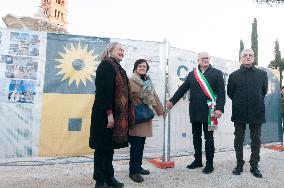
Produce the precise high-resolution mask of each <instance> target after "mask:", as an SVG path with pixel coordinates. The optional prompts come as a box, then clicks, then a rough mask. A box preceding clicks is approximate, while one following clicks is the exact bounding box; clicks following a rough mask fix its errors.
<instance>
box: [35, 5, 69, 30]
mask: <svg viewBox="0 0 284 188" xmlns="http://www.w3.org/2000/svg"><path fill="white" fill-rule="evenodd" d="M67 2H68V0H41V6H40V8H41V9H42V13H43V14H44V16H45V17H46V18H47V19H48V20H49V21H50V22H51V23H54V24H56V25H58V26H59V27H61V28H63V29H64V30H67V29H66V28H67Z"/></svg>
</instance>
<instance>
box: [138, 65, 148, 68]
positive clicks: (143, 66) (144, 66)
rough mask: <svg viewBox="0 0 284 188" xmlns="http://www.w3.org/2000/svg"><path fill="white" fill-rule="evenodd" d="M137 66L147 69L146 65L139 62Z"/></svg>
mask: <svg viewBox="0 0 284 188" xmlns="http://www.w3.org/2000/svg"><path fill="white" fill-rule="evenodd" d="M137 67H138V68H146V69H147V65H141V64H140V65H138V66H137Z"/></svg>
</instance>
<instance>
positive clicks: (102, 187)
mask: <svg viewBox="0 0 284 188" xmlns="http://www.w3.org/2000/svg"><path fill="white" fill-rule="evenodd" d="M95 188H109V186H108V185H107V184H106V182H104V181H96V185H95Z"/></svg>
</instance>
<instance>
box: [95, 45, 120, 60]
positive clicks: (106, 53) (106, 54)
mask: <svg viewBox="0 0 284 188" xmlns="http://www.w3.org/2000/svg"><path fill="white" fill-rule="evenodd" d="M116 45H121V44H120V43H118V42H111V43H108V45H107V46H106V47H105V49H104V51H103V52H102V54H101V55H100V60H104V59H105V58H106V57H110V56H111V52H112V51H113V49H114V47H115V46H116Z"/></svg>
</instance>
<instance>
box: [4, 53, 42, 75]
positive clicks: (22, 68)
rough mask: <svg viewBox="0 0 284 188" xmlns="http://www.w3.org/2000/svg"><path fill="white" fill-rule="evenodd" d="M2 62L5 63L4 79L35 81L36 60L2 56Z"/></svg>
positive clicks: (36, 71)
mask: <svg viewBox="0 0 284 188" xmlns="http://www.w3.org/2000/svg"><path fill="white" fill-rule="evenodd" d="M2 62H3V63H6V72H5V76H6V78H18V79H31V80H37V77H38V75H37V73H38V59H37V58H33V57H20V56H10V55H3V56H2Z"/></svg>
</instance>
